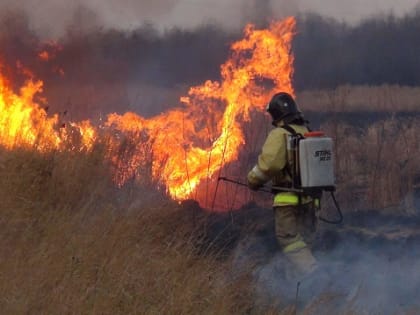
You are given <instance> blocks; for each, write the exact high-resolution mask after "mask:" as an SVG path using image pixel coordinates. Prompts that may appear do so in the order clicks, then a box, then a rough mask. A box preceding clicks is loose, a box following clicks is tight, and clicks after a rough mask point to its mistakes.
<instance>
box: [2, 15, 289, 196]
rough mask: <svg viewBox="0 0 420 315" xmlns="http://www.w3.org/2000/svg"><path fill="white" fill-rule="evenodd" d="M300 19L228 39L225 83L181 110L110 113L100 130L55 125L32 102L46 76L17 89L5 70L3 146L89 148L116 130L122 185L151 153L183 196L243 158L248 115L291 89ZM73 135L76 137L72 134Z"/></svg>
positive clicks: (162, 177)
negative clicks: (153, 113) (293, 45)
mask: <svg viewBox="0 0 420 315" xmlns="http://www.w3.org/2000/svg"><path fill="white" fill-rule="evenodd" d="M295 24H296V22H295V19H294V18H293V17H291V18H288V19H285V20H283V21H280V22H273V23H272V24H271V25H270V27H269V28H268V29H266V30H256V29H255V27H254V26H253V25H248V26H247V27H246V28H245V31H244V38H243V39H242V40H240V41H237V42H235V43H233V44H232V45H231V54H230V58H229V59H228V60H227V61H226V62H225V63H224V64H223V65H222V66H221V79H220V81H206V82H205V83H204V84H203V85H200V86H195V87H192V88H190V90H189V92H188V96H185V97H182V98H181V99H180V101H181V103H182V104H183V106H182V107H180V108H176V109H172V110H170V111H168V112H165V113H162V114H161V115H159V116H156V117H153V118H151V119H145V118H143V117H141V116H139V115H137V114H135V113H125V114H124V115H117V114H110V115H109V116H108V118H107V121H106V122H105V123H104V125H103V126H101V127H100V128H95V127H93V126H92V124H91V123H90V122H89V121H84V122H81V123H70V124H66V127H65V128H59V127H57V126H58V125H59V117H58V116H57V115H54V116H52V117H47V114H46V112H45V110H43V109H42V107H41V106H40V105H38V104H37V103H35V102H34V101H33V99H34V96H35V95H36V94H37V93H40V92H41V91H42V82H40V81H35V82H34V81H33V80H29V81H28V82H27V83H26V85H25V86H24V87H23V88H22V90H21V91H20V94H19V95H15V94H14V93H13V92H12V90H11V89H10V88H9V87H8V86H7V84H6V81H5V80H4V79H2V77H1V75H0V144H1V145H3V146H5V147H6V148H9V149H12V148H14V147H16V146H36V147H37V148H38V149H39V150H41V151H45V150H48V149H51V148H53V149H59V150H64V149H69V148H70V149H71V150H91V149H92V147H93V146H94V144H95V142H96V141H97V139H98V138H99V137H100V134H102V133H103V132H104V131H108V133H109V134H111V135H112V136H111V140H110V141H109V143H108V146H109V148H108V151H107V152H108V156H107V157H106V158H108V159H109V160H110V161H111V162H112V163H113V164H114V166H115V181H116V183H117V184H118V185H123V184H124V183H125V182H126V181H127V180H128V179H129V178H132V177H133V176H135V175H136V174H138V173H139V170H141V169H142V168H143V167H145V165H144V163H145V155H147V154H149V155H152V157H151V161H152V165H151V174H150V175H151V176H152V178H153V179H155V180H156V181H157V182H160V183H162V184H164V185H165V186H166V187H167V190H168V193H169V194H170V195H171V196H172V197H173V198H175V199H178V200H182V199H186V198H188V197H190V196H191V194H192V193H193V192H194V191H195V189H196V188H197V187H198V185H199V184H200V182H201V181H203V180H204V179H207V178H211V177H212V176H213V175H214V174H215V173H216V172H217V171H218V170H220V168H221V167H222V166H223V165H225V164H226V163H229V162H232V161H235V160H236V159H237V158H238V154H239V151H240V148H241V146H242V145H243V144H244V143H245V139H244V134H243V131H242V124H243V122H245V121H249V120H250V113H251V111H253V110H257V111H261V110H262V109H263V108H264V107H265V104H266V103H267V102H268V100H269V98H270V97H271V96H272V94H273V93H275V92H277V91H279V90H282V91H287V92H289V93H291V94H294V92H293V87H292V83H291V78H292V75H293V56H292V55H291V41H292V38H293V35H294V30H295ZM61 129H64V130H61ZM75 134H76V135H77V138H78V141H74V139H73V138H74V135H75ZM72 139H73V140H72ZM123 141H125V144H126V146H125V148H124V149H123V146H122V145H121V143H122V142H123ZM69 142H70V143H72V145H69V144H68V143H69ZM128 152H129V154H128Z"/></svg>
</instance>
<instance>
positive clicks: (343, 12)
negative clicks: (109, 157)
mask: <svg viewBox="0 0 420 315" xmlns="http://www.w3.org/2000/svg"><path fill="white" fill-rule="evenodd" d="M419 3H420V0H398V1H395V0H352V1H349V0H295V1H293V0H1V3H0V10H1V11H2V12H5V10H4V9H5V8H7V7H12V8H16V7H20V8H23V10H24V11H25V12H26V13H28V14H29V16H30V23H31V26H32V27H33V28H34V29H36V30H37V31H38V32H40V33H43V34H46V36H59V34H60V33H62V31H63V29H64V28H65V26H66V25H68V24H69V23H70V21H71V20H72V18H73V17H74V14H75V13H74V12H75V10H76V8H78V7H79V6H83V7H84V8H86V9H88V11H90V15H88V18H87V20H89V21H90V23H92V25H94V24H98V25H101V26H106V27H112V28H119V29H133V28H135V27H137V26H140V25H142V24H143V23H145V22H150V23H153V24H154V25H156V26H158V27H160V28H165V27H172V26H174V25H175V26H181V27H195V26H197V25H200V24H203V23H207V22H213V23H216V24H218V25H222V26H223V27H226V28H242V27H243V25H244V24H245V23H246V22H249V21H252V19H253V18H255V17H256V16H258V17H260V18H281V17H284V16H288V15H295V14H297V13H302V12H308V11H311V12H316V13H319V14H321V15H325V16H329V17H333V18H336V19H338V20H340V21H346V22H349V23H353V24H354V23H357V22H358V21H360V20H361V19H364V18H367V17H369V16H372V15H378V14H384V13H385V14H386V13H389V12H391V11H392V12H393V13H394V14H395V15H397V16H400V15H403V14H405V13H408V12H410V11H412V10H413V8H414V7H415V6H416V5H419Z"/></svg>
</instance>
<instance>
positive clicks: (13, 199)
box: [0, 86, 420, 314]
mask: <svg viewBox="0 0 420 315" xmlns="http://www.w3.org/2000/svg"><path fill="white" fill-rule="evenodd" d="M393 89H395V90H393ZM407 89H408V88H398V87H388V86H385V87H375V88H370V89H369V88H366V87H365V88H363V87H349V86H348V87H342V88H339V89H337V90H333V91H317V92H314V91H312V92H305V93H302V95H298V96H299V97H300V98H301V100H302V108H303V110H304V111H307V112H308V116H307V117H308V118H309V119H311V117H310V116H311V114H310V112H311V111H314V112H315V111H321V112H323V113H325V116H319V117H320V118H319V127H320V128H321V129H323V130H325V131H326V132H327V133H328V134H329V135H331V136H332V137H333V138H334V140H335V154H336V171H337V186H338V190H337V197H338V199H339V201H340V203H341V205H342V208H343V210H344V212H345V216H346V221H345V223H344V224H343V225H342V226H339V227H330V226H325V225H321V226H320V236H319V239H318V241H317V243H316V251H315V253H316V255H318V256H319V258H320V260H322V261H324V262H325V264H326V266H328V267H329V268H332V269H330V271H331V274H332V275H333V276H334V277H333V280H334V281H333V285H332V286H331V288H330V290H329V291H320V292H319V294H318V295H316V296H314V297H311V299H308V300H305V301H303V299H304V294H305V291H304V287H303V288H302V293H301V294H302V296H301V299H298V303H297V306H298V310H297V312H298V314H416V313H418V311H419V308H418V307H419V306H418V298H419V295H418V292H420V291H419V286H420V283H419V282H418V280H417V279H415V278H416V277H415V273H416V270H418V269H417V268H418V267H420V266H419V263H418V257H419V254H420V253H419V251H418V248H417V247H416V242H418V240H419V235H418V231H417V228H416V227H418V224H419V219H418V217H419V207H420V197H419V193H420V191H419V184H420V165H419V163H418V158H419V156H420V143H419V141H420V140H419V139H420V138H419V137H418V134H419V132H420V116H419V107H420V106H419V105H417V104H418V103H417V102H418V98H417V95H418V93H419V92H418V89H408V91H409V92H410V93H408V94H409V95H410V97H409V98H407V100H404V103H401V105H399V102H398V101H397V99H399V98H397V96H398V95H407V94H406V92H407ZM395 91H397V92H398V93H400V94H397V93H394V92H395ZM391 92H392V93H391ZM352 93H354V94H352ZM356 94H357V95H360V97H359V98H358V101H355V98H354V97H351V96H352V95H356ZM387 95H388V96H387ZM389 95H395V98H394V96H392V97H390V96H389ZM359 100H360V101H359ZM327 101H328V102H327ZM353 102H354V103H353ZM364 102H366V103H364ZM325 103H327V104H326V105H323V104H325ZM396 104H397V105H396ZM363 108H369V111H371V112H372V113H371V114H366V113H364V114H363V115H362V117H365V119H366V121H363V120H360V119H359V120H357V121H348V120H345V119H343V118H342V117H346V116H345V115H344V116H342V113H347V112H349V113H352V112H358V111H360V110H362V109H363ZM404 111H406V112H410V113H411V114H410V115H406V116H402V117H401V116H398V114H399V113H401V112H404ZM377 112H385V113H387V114H386V117H384V118H383V117H379V118H377V117H376V118H375V117H373V118H372V117H371V116H370V115H373V116H374V115H375V113H377ZM313 117H315V116H313ZM311 120H312V119H311ZM264 122H266V121H264V120H261V119H260V120H256V121H255V123H256V124H257V125H258V126H262V125H263V123H264ZM255 126H256V125H255ZM255 126H254V127H255ZM247 128H249V129H248V132H249V133H252V125H250V126H248V127H247ZM263 128H265V129H264V130H265V131H266V130H268V126H264V127H263ZM264 135H265V133H263V134H262V135H260V136H259V138H258V139H257V138H254V139H253V141H252V142H250V145H249V147H248V148H246V149H245V150H244V153H242V154H243V155H249V156H251V157H252V156H255V154H257V152H258V150H259V145H260V143H261V141H262V139H263V138H264ZM103 155H104V152H103V147H101V144H100V143H99V144H98V145H97V146H96V147H95V148H94V149H93V150H92V151H91V152H89V153H74V154H69V153H68V152H67V153H65V152H51V153H47V154H39V153H38V152H36V151H35V150H33V151H32V150H12V151H10V150H5V149H1V150H0V200H2V202H1V204H0V211H1V219H0V230H1V232H0V250H1V252H0V257H1V259H0V280H1V281H0V308H1V310H2V311H1V312H2V313H4V314H24V313H30V314H296V310H295V309H294V308H295V305H294V304H295V303H290V302H289V303H286V302H285V301H284V300H282V298H281V294H278V292H281V290H282V289H283V288H282V285H281V283H280V281H281V277H280V276H279V274H280V273H281V270H282V258H281V257H280V256H281V255H279V254H278V248H277V247H276V244H275V241H274V240H273V237H274V236H273V231H272V217H271V211H270V209H269V203H270V200H269V198H270V197H267V195H261V194H256V193H250V192H249V191H248V190H247V189H246V188H244V189H242V188H235V187H232V186H229V185H225V186H223V187H219V191H218V192H217V193H218V198H219V199H218V200H217V202H219V203H223V205H222V206H220V207H219V206H218V203H217V202H216V204H215V206H214V207H215V208H216V209H213V210H229V211H226V212H216V213H215V212H208V211H207V210H204V209H202V208H201V207H200V206H199V205H198V204H197V203H196V202H194V201H192V200H189V201H185V202H183V203H178V202H175V201H173V200H171V199H170V198H168V197H167V196H166V195H165V193H164V191H162V189H161V188H160V187H153V185H151V181H150V180H147V178H146V179H142V180H135V181H132V182H129V183H127V184H125V186H123V187H122V188H117V187H115V185H114V184H113V182H112V179H111V174H110V172H109V171H110V168H111V167H110V165H108V164H107V162H104V160H103ZM253 162H254V160H252V158H249V157H248V159H247V160H246V162H244V163H243V164H241V165H239V166H236V167H233V166H228V167H230V168H229V170H230V171H231V172H232V173H233V174H235V172H237V174H239V173H240V172H241V171H242V172H243V171H245V170H246V169H248V168H249V167H250V166H251V165H252V163H253ZM146 171H147V170H146ZM146 171H145V172H144V173H147V172H146ZM219 195H220V196H219ZM226 196H229V197H226ZM229 198H230V199H229ZM210 199H212V198H210ZM221 200H222V201H221ZM236 205H240V208H239V207H236ZM325 207H326V208H325V209H324V211H327V213H328V215H334V212H333V210H332V209H331V204H330V203H329V201H328V200H327V202H326V205H325ZM222 208H223V209H222ZM238 208H239V209H238ZM372 266H374V269H372ZM368 275H371V276H372V280H371V281H369V282H367V281H362V280H363V279H366V278H367V276H368ZM359 280H360V281H359Z"/></svg>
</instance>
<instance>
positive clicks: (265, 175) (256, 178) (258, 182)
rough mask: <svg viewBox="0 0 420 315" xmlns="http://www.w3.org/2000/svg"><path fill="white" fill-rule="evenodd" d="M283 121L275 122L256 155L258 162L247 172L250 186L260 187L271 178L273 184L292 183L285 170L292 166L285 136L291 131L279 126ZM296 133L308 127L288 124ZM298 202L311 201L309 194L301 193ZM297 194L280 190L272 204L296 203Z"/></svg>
mask: <svg viewBox="0 0 420 315" xmlns="http://www.w3.org/2000/svg"><path fill="white" fill-rule="evenodd" d="M282 125H284V123H283V122H279V123H278V124H277V126H278V127H277V128H275V129H273V130H272V131H271V132H270V133H269V134H268V136H267V139H266V141H265V143H264V145H263V147H262V151H261V153H260V155H259V156H258V162H257V164H256V165H255V166H254V168H253V169H252V170H251V171H250V172H249V173H248V184H249V186H250V187H260V186H262V185H264V184H265V183H266V182H268V181H269V180H272V183H273V186H280V187H287V186H289V185H291V184H292V178H291V176H290V174H289V172H288V171H287V170H288V169H289V170H291V169H292V168H293V160H292V157H291V156H290V154H288V152H287V136H288V135H290V134H291V133H290V132H289V131H287V130H285V129H284V128H280V126H282ZM289 126H290V127H292V128H293V129H294V130H295V131H296V132H297V133H300V134H302V135H303V134H305V133H306V132H308V131H309V130H308V128H307V127H306V126H302V125H295V124H290V125H289ZM300 198H301V199H300V202H301V203H303V204H305V203H308V202H311V201H312V198H310V197H309V196H305V195H301V196H300ZM298 204H299V196H298V194H297V193H292V192H280V193H277V194H276V195H275V196H274V201H273V206H289V205H298Z"/></svg>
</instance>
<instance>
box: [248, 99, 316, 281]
mask: <svg viewBox="0 0 420 315" xmlns="http://www.w3.org/2000/svg"><path fill="white" fill-rule="evenodd" d="M267 111H268V112H269V113H270V115H271V117H272V119H273V125H274V126H275V127H276V128H275V129H273V130H272V131H271V132H270V133H269V135H268V137H267V139H266V141H265V143H264V145H263V147H262V151H261V153H260V155H259V156H258V161H257V164H256V165H255V166H254V168H253V169H252V170H251V171H250V172H249V173H248V186H249V187H250V188H251V189H253V190H258V189H259V188H260V187H261V186H263V185H264V184H265V183H266V182H268V181H269V180H271V181H272V184H273V186H276V187H284V188H286V190H274V191H273V193H274V201H273V209H274V221H275V233H276V238H277V241H278V243H279V245H280V246H281V248H282V250H283V253H284V255H285V257H286V258H287V261H288V262H289V265H290V266H291V268H287V269H286V273H287V274H286V277H287V278H288V279H295V280H298V281H299V280H300V279H303V278H304V277H306V276H308V275H311V274H313V272H314V271H315V269H317V261H316V259H315V257H314V256H313V255H312V252H311V249H310V244H311V242H312V241H313V239H314V236H315V230H316V223H317V218H316V210H317V207H318V206H319V199H315V198H312V197H311V196H308V195H305V194H303V193H297V192H293V191H287V188H289V189H290V188H292V187H293V186H294V185H293V178H292V177H293V175H292V174H293V169H294V167H295V165H294V163H293V158H292V154H291V153H290V150H288V135H292V134H302V135H303V134H304V133H306V132H308V131H309V129H308V127H307V123H308V122H307V121H305V120H304V118H303V115H302V113H301V112H300V111H299V109H298V107H297V105H296V103H295V101H294V99H293V97H292V96H291V95H290V94H288V93H285V92H280V93H277V94H275V95H274V96H273V97H272V99H271V101H270V103H269V104H268V105H267ZM289 149H290V147H289Z"/></svg>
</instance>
